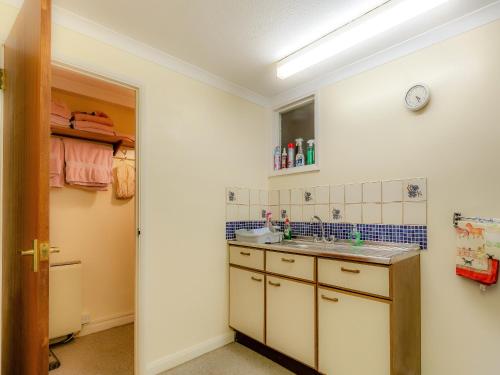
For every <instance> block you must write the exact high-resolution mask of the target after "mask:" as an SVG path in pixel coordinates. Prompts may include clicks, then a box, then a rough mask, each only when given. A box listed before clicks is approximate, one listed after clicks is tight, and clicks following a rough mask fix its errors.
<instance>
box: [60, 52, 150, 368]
mask: <svg viewBox="0 0 500 375" xmlns="http://www.w3.org/2000/svg"><path fill="white" fill-rule="evenodd" d="M51 65H57V66H60V67H62V68H67V69H71V70H74V71H77V72H81V73H82V74H87V75H90V76H93V77H95V78H98V79H104V80H107V81H111V82H115V83H117V84H122V85H125V86H129V87H130V88H132V89H134V90H135V91H136V100H135V102H136V106H135V117H136V124H135V136H136V142H135V164H136V179H135V184H136V190H135V191H136V194H135V198H136V199H135V220H136V230H137V229H140V231H141V234H140V235H136V248H135V309H134V374H135V375H143V374H146V360H145V353H144V348H145V339H144V332H143V329H142V327H144V326H145V324H144V319H143V315H144V314H143V308H144V305H145V304H144V293H143V292H142V286H143V285H144V282H143V278H144V275H145V272H144V270H143V267H144V264H145V262H144V260H143V259H144V255H142V252H141V249H144V248H145V246H144V242H145V241H144V236H145V233H144V223H145V221H146V220H145V218H144V214H143V211H142V210H141V207H143V206H144V200H145V196H144V195H142V194H141V193H142V191H143V189H142V175H143V173H142V171H143V167H144V162H143V157H142V154H141V150H142V139H144V126H143V125H144V124H145V110H144V107H145V102H146V100H145V98H146V94H145V92H146V89H145V86H146V84H145V82H143V81H140V80H137V79H136V77H129V76H124V75H120V74H117V73H115V72H112V71H111V70H108V69H106V68H104V67H102V66H99V65H92V64H88V63H85V62H82V61H78V60H76V59H72V58H70V57H69V56H61V55H57V54H56V53H54V52H52V60H51Z"/></svg>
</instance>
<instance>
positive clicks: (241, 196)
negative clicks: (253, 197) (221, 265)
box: [236, 188, 250, 205]
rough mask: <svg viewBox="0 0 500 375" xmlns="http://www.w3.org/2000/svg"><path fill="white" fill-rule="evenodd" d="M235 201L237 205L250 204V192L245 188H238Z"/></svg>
mask: <svg viewBox="0 0 500 375" xmlns="http://www.w3.org/2000/svg"><path fill="white" fill-rule="evenodd" d="M236 196H237V198H236V200H237V203H238V204H246V205H248V204H250V190H249V189H246V188H239V189H238V190H236Z"/></svg>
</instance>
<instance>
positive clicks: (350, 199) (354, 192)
mask: <svg viewBox="0 0 500 375" xmlns="http://www.w3.org/2000/svg"><path fill="white" fill-rule="evenodd" d="M362 195H363V192H362V187H361V184H348V185H345V202H346V203H361V202H362Z"/></svg>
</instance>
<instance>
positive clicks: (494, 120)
mask: <svg viewBox="0 0 500 375" xmlns="http://www.w3.org/2000/svg"><path fill="white" fill-rule="evenodd" d="M499 61H500V21H497V22H495V23H493V24H490V25H487V26H485V27H482V28H479V29H476V30H474V31H471V32H468V33H465V34H463V35H460V36H458V37H455V38H453V39H450V40H448V41H445V42H442V43H439V44H437V45H435V46H432V47H429V48H426V49H424V50H421V51H419V52H416V53H414V54H412V55H409V56H407V57H404V58H401V59H399V60H396V61H393V62H391V63H388V64H386V65H383V66H380V67H379V68H376V69H374V70H372V71H368V72H365V73H363V74H360V75H357V76H355V77H352V78H350V79H347V80H345V81H341V82H338V83H336V84H333V85H331V86H328V87H326V88H324V89H322V90H320V92H319V100H320V103H319V106H320V109H319V111H320V113H319V116H320V121H321V123H320V126H321V139H320V142H321V170H320V172H318V173H309V174H302V175H294V176H289V177H275V178H272V179H271V180H270V188H273V189H274V188H280V187H295V186H296V187H301V186H314V185H321V184H327V183H349V182H357V181H370V180H379V179H391V178H400V177H412V176H424V177H428V227H429V232H428V233H429V250H428V251H425V252H424V253H423V255H422V367H423V371H422V373H423V374H424V375H441V374H454V375H468V374H487V375H495V374H499V373H500V362H499V360H498V349H499V348H500V318H499V317H500V288H499V287H498V286H497V287H493V288H491V289H490V290H488V291H487V292H486V293H485V294H482V293H481V292H480V291H479V287H478V284H476V283H474V282H471V281H468V280H464V279H461V278H459V277H457V276H455V274H454V273H455V249H454V231H453V227H452V222H451V218H452V214H453V212H454V210H459V211H461V212H462V213H464V214H467V215H480V216H486V217H500V199H499V194H500V174H499V173H498V172H499V171H500V169H499V165H500V157H499V150H500V105H499V104H500V99H499V98H500V68H499V65H498V64H499ZM419 81H423V82H425V83H427V84H428V85H429V86H430V89H431V92H432V99H431V102H430V104H429V106H428V107H427V108H426V109H425V110H424V111H422V112H420V113H411V112H409V111H407V110H406V109H405V108H404V106H403V101H402V98H403V95H404V90H405V89H406V88H407V87H409V86H410V85H411V84H413V83H415V82H419Z"/></svg>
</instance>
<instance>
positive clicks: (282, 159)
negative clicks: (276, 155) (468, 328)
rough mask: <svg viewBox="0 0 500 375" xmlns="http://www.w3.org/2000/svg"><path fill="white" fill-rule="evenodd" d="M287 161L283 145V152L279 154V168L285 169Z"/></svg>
mask: <svg viewBox="0 0 500 375" xmlns="http://www.w3.org/2000/svg"><path fill="white" fill-rule="evenodd" d="M287 161H288V156H287V154H286V148H284V147H283V153H282V154H281V169H285V168H286V165H287Z"/></svg>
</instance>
